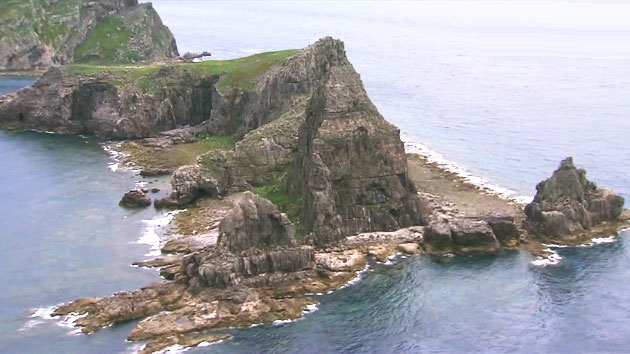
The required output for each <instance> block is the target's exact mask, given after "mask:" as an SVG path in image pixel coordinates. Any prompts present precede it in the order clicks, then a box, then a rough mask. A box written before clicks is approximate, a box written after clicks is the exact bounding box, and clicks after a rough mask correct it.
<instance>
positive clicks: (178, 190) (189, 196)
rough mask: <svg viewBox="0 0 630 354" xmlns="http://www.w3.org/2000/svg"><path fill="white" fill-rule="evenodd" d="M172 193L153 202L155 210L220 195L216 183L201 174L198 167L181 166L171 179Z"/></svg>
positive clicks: (200, 169) (220, 192)
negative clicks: (200, 197)
mask: <svg viewBox="0 0 630 354" xmlns="http://www.w3.org/2000/svg"><path fill="white" fill-rule="evenodd" d="M171 187H172V193H171V195H170V196H169V197H167V198H163V199H158V200H156V201H155V207H156V208H163V207H172V206H182V205H186V204H188V203H190V202H192V201H193V200H195V199H196V198H198V197H199V196H202V195H207V196H208V197H217V196H219V195H220V194H222V191H221V189H219V187H218V183H217V181H216V180H215V179H213V178H212V177H209V176H207V175H205V174H204V173H203V169H202V167H201V166H200V165H191V166H182V167H180V168H178V169H177V170H176V171H175V172H174V173H173V177H172V178H171Z"/></svg>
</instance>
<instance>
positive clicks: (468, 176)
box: [400, 134, 533, 204]
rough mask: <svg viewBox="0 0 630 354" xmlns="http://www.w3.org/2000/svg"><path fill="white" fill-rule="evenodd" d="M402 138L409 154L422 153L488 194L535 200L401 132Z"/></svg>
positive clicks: (522, 201)
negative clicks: (474, 173) (493, 181)
mask: <svg viewBox="0 0 630 354" xmlns="http://www.w3.org/2000/svg"><path fill="white" fill-rule="evenodd" d="M400 138H401V140H402V141H403V143H404V144H405V152H407V153H409V154H418V155H421V156H422V157H424V158H426V159H427V161H429V162H432V163H436V164H437V165H438V166H440V168H442V169H444V170H446V171H449V172H452V173H454V174H456V175H458V176H460V177H462V178H463V179H464V180H465V181H466V182H468V183H470V184H472V185H474V186H477V187H478V188H479V189H481V190H483V191H484V192H486V193H488V194H494V195H498V196H499V197H501V198H505V199H508V200H511V201H513V202H516V203H518V204H527V203H530V202H531V201H532V200H533V197H532V196H524V195H519V194H518V193H517V192H515V191H513V190H511V189H508V188H504V187H501V186H498V185H496V184H492V183H490V182H489V181H488V180H486V179H485V178H483V177H480V176H475V175H473V174H472V173H470V172H469V171H468V170H466V168H464V167H462V166H460V165H458V164H456V163H454V162H452V161H449V160H447V159H445V158H444V156H442V154H440V153H439V152H437V151H434V150H431V149H430V148H429V147H427V146H426V145H424V144H422V143H420V142H417V141H414V140H413V139H412V138H410V137H409V136H405V135H404V134H401V137H400Z"/></svg>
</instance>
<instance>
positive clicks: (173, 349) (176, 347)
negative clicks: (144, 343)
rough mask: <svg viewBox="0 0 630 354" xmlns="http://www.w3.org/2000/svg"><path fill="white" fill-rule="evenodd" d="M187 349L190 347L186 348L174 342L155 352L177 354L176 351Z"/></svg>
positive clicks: (157, 353) (158, 353)
mask: <svg viewBox="0 0 630 354" xmlns="http://www.w3.org/2000/svg"><path fill="white" fill-rule="evenodd" d="M188 349H190V348H186V347H184V346H182V345H179V344H175V345H172V346H170V347H167V348H164V349H162V350H159V351H157V352H156V354H177V353H183V352H185V351H187V350H188Z"/></svg>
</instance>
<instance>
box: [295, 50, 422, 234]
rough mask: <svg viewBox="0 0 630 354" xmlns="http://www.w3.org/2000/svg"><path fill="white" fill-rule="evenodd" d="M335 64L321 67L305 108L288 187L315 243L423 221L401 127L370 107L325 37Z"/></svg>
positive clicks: (350, 71)
mask: <svg viewBox="0 0 630 354" xmlns="http://www.w3.org/2000/svg"><path fill="white" fill-rule="evenodd" d="M314 46H315V47H318V46H321V47H323V48H330V47H332V49H328V50H327V51H326V53H329V54H330V55H338V56H339V57H340V58H342V60H340V61H339V65H335V66H331V67H329V68H328V69H327V71H326V72H325V75H324V76H323V77H322V79H321V81H320V83H319V85H318V86H317V88H316V90H315V91H314V92H313V95H312V96H311V98H310V101H309V104H308V106H307V109H306V122H305V124H304V125H303V129H302V131H301V132H300V138H299V139H300V142H299V144H298V145H299V148H298V150H299V152H298V156H299V157H298V158H297V159H296V164H295V167H294V169H293V176H294V178H293V180H294V181H295V183H294V184H293V185H292V186H291V189H292V193H293V194H294V195H295V196H304V197H305V199H306V211H305V217H304V219H305V220H304V224H305V226H306V231H307V232H308V233H310V234H311V237H312V238H313V239H314V241H315V242H316V243H319V244H322V243H329V242H334V241H337V240H340V239H342V238H344V237H345V236H349V235H353V234H357V233H361V232H369V231H391V230H396V229H399V228H402V227H406V226H411V225H418V224H423V223H424V220H423V212H424V211H423V210H424V207H423V206H422V205H421V203H420V200H419V199H418V197H417V193H416V189H415V186H414V185H413V183H412V182H411V181H410V180H409V176H408V173H407V159H406V155H405V151H404V146H403V143H402V141H401V140H400V131H399V130H398V129H397V128H396V127H394V126H393V125H391V124H390V123H388V122H387V121H385V119H384V118H383V117H382V116H381V115H380V114H379V113H378V111H377V109H376V107H375V106H374V105H373V104H372V102H371V101H370V99H369V98H368V96H367V93H366V91H365V89H364V87H363V83H362V82H361V79H360V77H359V74H358V73H357V72H356V71H355V70H354V68H353V67H352V65H351V64H350V63H349V62H347V60H346V59H345V53H344V51H343V43H341V42H340V41H335V40H333V39H331V38H325V39H323V40H321V41H320V42H318V43H316V44H314Z"/></svg>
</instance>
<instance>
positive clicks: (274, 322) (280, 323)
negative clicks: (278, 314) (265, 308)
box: [273, 320, 297, 326]
mask: <svg viewBox="0 0 630 354" xmlns="http://www.w3.org/2000/svg"><path fill="white" fill-rule="evenodd" d="M295 321H297V320H275V321H273V325H274V326H282V325H285V324H287V323H291V322H295Z"/></svg>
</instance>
